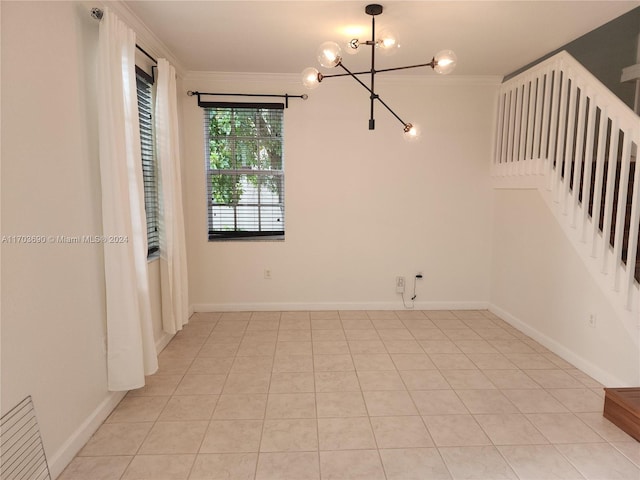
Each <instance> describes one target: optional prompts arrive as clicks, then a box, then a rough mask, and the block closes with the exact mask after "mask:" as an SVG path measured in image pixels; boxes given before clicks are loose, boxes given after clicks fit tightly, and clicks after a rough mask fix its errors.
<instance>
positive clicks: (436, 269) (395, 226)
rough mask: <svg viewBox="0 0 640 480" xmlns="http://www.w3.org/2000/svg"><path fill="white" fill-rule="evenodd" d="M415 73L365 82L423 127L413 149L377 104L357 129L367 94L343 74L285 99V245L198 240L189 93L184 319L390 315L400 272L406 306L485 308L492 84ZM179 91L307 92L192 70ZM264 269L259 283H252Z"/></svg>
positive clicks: (274, 81)
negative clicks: (214, 313) (412, 292)
mask: <svg viewBox="0 0 640 480" xmlns="http://www.w3.org/2000/svg"><path fill="white" fill-rule="evenodd" d="M423 75H424V76H421V77H411V78H410V79H408V80H401V79H390V80H386V81H385V80H383V79H382V78H380V77H383V75H379V79H377V80H378V82H377V85H379V88H378V93H379V94H380V95H381V97H382V98H383V99H384V100H385V101H386V102H387V103H388V104H389V105H390V106H391V107H392V108H394V110H396V111H397V113H398V114H400V116H401V117H403V118H404V119H405V120H406V121H412V122H414V123H419V124H420V125H421V127H422V138H421V140H420V142H418V143H406V142H404V141H403V140H402V138H401V137H402V133H401V132H402V125H401V124H400V123H399V122H397V120H395V119H394V118H393V117H391V115H390V114H389V113H388V112H386V111H385V110H384V109H383V108H382V107H381V106H380V105H377V107H376V120H377V125H376V130H375V131H369V130H368V128H367V125H368V112H369V100H368V93H367V92H366V91H365V90H364V89H363V88H362V87H361V86H359V85H358V84H357V83H356V82H354V81H353V80H351V79H348V78H342V79H327V80H325V81H324V82H323V84H322V85H321V86H320V87H319V88H318V89H317V90H313V91H312V92H310V97H309V100H307V101H301V100H291V101H290V108H289V109H287V110H285V132H284V135H285V148H284V150H285V175H286V186H285V202H286V206H285V210H286V240H285V241H284V242H208V241H207V230H206V218H207V215H206V193H205V178H204V153H203V127H202V122H203V117H202V110H201V109H200V108H199V107H198V106H197V102H196V98H195V97H193V98H187V99H185V100H184V122H185V124H184V131H183V132H184V138H185V142H184V147H185V164H186V165H185V168H186V172H185V173H186V177H185V185H186V190H187V194H186V195H187V210H188V235H187V237H188V250H189V254H188V257H189V280H190V282H189V286H190V300H191V303H192V305H194V306H195V309H196V310H215V309H227V308H228V309H242V308H245V309H251V308H278V309H287V308H290V309H296V308H399V309H400V308H402V301H401V298H400V296H399V295H397V294H396V293H395V283H394V282H395V277H396V275H404V276H406V277H407V279H408V287H409V288H412V279H413V277H414V275H415V274H416V273H417V272H419V271H421V272H422V273H423V274H424V279H423V280H422V281H420V282H419V283H418V290H417V293H418V298H417V301H416V305H417V306H422V307H436V308H437V307H445V306H449V307H455V306H457V307H465V306H468V307H478V306H485V305H486V302H487V300H488V298H489V279H488V272H489V265H490V259H489V256H490V243H491V242H490V234H491V227H490V221H491V190H490V183H489V180H490V179H489V158H490V151H491V138H492V136H491V131H492V128H493V124H492V118H493V113H494V101H495V93H496V85H495V82H493V81H489V80H488V79H478V78H471V79H459V78H458V79H456V78H455V77H448V78H447V77H443V78H442V77H439V78H436V77H434V74H433V72H427V71H425V72H424V74H423ZM184 87H185V89H188V90H199V91H204V92H207V91H209V92H211V91H213V92H255V93H285V92H287V93H289V94H300V93H305V92H306V91H305V90H304V88H303V87H302V85H301V84H300V77H299V76H298V75H292V76H287V77H273V76H260V75H235V76H233V75H222V74H219V75H215V74H197V73H193V74H191V75H187V76H186V78H185V81H184ZM185 93H186V92H184V91H183V92H181V94H182V95H185ZM185 97H186V96H185ZM236 100H237V99H236ZM269 101H271V100H269ZM469 212H472V213H471V214H470V213H469ZM267 268H268V269H270V270H271V272H272V279H271V280H265V279H264V278H263V276H264V275H263V272H264V269H267Z"/></svg>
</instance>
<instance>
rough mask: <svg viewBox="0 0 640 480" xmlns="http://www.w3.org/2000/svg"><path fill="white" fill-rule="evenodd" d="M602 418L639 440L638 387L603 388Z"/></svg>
mask: <svg viewBox="0 0 640 480" xmlns="http://www.w3.org/2000/svg"><path fill="white" fill-rule="evenodd" d="M604 391H605V397H604V412H603V415H604V418H606V419H607V420H609V421H610V422H612V423H614V424H615V425H617V426H618V428H620V429H621V430H623V431H625V432H626V433H628V434H629V435H631V436H632V437H633V438H635V439H636V440H638V441H639V442H640V388H605V389H604Z"/></svg>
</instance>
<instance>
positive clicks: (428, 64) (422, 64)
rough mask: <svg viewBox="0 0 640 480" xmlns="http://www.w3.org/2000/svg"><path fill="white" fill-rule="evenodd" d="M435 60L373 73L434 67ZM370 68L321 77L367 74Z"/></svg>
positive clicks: (382, 69)
mask: <svg viewBox="0 0 640 480" xmlns="http://www.w3.org/2000/svg"><path fill="white" fill-rule="evenodd" d="M435 66H436V60H435V58H434V59H432V60H431V61H430V62H429V63H419V64H417V65H408V66H406V67H392V68H381V69H380V70H375V73H383V72H395V71H396V70H407V69H409V68H420V67H431V68H433V67H435ZM370 73H371V70H363V71H362V72H351V73H332V74H329V75H324V74H323V75H322V78H323V79H325V78H332V77H348V76H349V75H369V74H370Z"/></svg>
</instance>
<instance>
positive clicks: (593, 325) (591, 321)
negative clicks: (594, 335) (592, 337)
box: [589, 313, 596, 328]
mask: <svg viewBox="0 0 640 480" xmlns="http://www.w3.org/2000/svg"><path fill="white" fill-rule="evenodd" d="M589 326H590V327H591V328H596V315H595V313H592V314H591V315H589Z"/></svg>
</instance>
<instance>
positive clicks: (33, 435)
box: [0, 396, 51, 480]
mask: <svg viewBox="0 0 640 480" xmlns="http://www.w3.org/2000/svg"><path fill="white" fill-rule="evenodd" d="M0 452H2V454H1V461H0V464H1V466H0V478H1V479H2V480H51V473H50V472H49V465H48V464H47V457H46V456H45V453H44V447H43V445H42V437H41V436H40V429H39V428H38V421H37V419H36V411H35V409H34V408H33V401H32V400H31V396H28V397H27V398H25V399H24V400H22V401H21V402H20V403H19V404H18V405H16V406H15V407H13V408H12V409H11V410H9V411H8V412H7V413H5V414H4V415H3V416H2V418H0Z"/></svg>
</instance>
